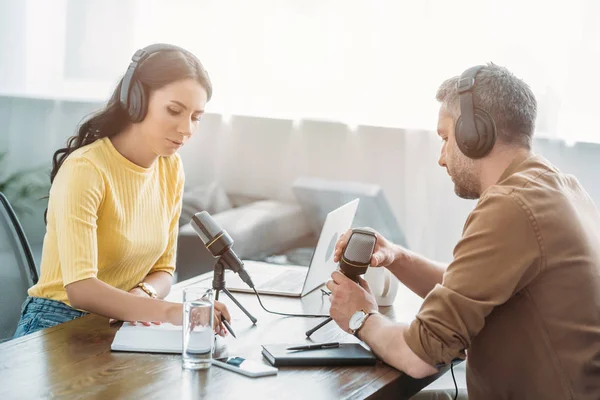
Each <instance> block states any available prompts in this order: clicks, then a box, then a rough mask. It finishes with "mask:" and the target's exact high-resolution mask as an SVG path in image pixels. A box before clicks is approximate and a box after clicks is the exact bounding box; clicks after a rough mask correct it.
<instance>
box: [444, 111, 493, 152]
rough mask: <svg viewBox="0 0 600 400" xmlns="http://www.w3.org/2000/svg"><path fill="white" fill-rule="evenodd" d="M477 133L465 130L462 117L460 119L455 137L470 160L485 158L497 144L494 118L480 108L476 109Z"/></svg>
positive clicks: (459, 146)
mask: <svg viewBox="0 0 600 400" xmlns="http://www.w3.org/2000/svg"><path fill="white" fill-rule="evenodd" d="M474 119H475V127H476V129H477V131H476V132H471V131H469V130H467V129H465V128H464V124H463V123H462V116H460V117H459V118H458V120H457V121H456V126H455V133H454V136H455V138H456V144H457V145H458V148H459V149H460V151H461V152H462V153H463V154H464V155H466V156H467V157H469V158H474V159H476V158H482V157H485V156H486V155H487V154H488V153H489V152H490V151H491V150H492V148H493V147H494V144H495V143H496V125H495V124H494V120H493V119H492V117H491V116H490V115H489V114H488V113H487V112H485V111H484V110H482V109H480V108H475V110H474Z"/></svg>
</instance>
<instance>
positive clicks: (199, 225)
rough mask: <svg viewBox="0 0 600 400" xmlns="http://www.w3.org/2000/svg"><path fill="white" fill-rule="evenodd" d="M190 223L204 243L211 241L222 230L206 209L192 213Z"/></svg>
mask: <svg viewBox="0 0 600 400" xmlns="http://www.w3.org/2000/svg"><path fill="white" fill-rule="evenodd" d="M191 225H192V228H194V230H195V231H196V233H197V234H198V235H199V236H200V237H201V238H202V241H203V242H204V244H207V243H208V242H211V241H212V240H213V239H214V238H215V237H216V236H217V235H218V234H219V233H220V232H221V230H222V229H221V227H220V226H219V225H218V224H217V222H216V221H215V220H214V219H213V217H211V216H210V214H209V213H207V212H206V211H201V212H199V213H197V214H196V215H194V216H193V217H192V224H191Z"/></svg>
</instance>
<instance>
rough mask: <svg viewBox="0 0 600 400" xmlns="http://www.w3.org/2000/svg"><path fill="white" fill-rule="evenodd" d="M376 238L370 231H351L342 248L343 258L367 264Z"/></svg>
mask: <svg viewBox="0 0 600 400" xmlns="http://www.w3.org/2000/svg"><path fill="white" fill-rule="evenodd" d="M376 240H377V238H376V237H375V235H374V234H372V233H366V232H364V231H353V232H352V234H351V235H350V239H349V240H348V244H347V245H346V249H345V250H344V258H346V260H348V261H349V262H351V263H352V264H356V265H369V264H370V263H371V257H372V256H373V249H374V248H375V242H376Z"/></svg>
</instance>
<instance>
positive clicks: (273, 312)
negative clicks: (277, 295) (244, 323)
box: [252, 288, 329, 318]
mask: <svg viewBox="0 0 600 400" xmlns="http://www.w3.org/2000/svg"><path fill="white" fill-rule="evenodd" d="M252 290H254V293H256V298H257V299H258V302H259V303H260V306H261V307H262V308H263V310H265V311H266V312H268V313H271V314H277V315H283V316H284V317H307V318H329V315H320V314H287V313H282V312H277V311H269V310H267V309H266V308H265V306H264V305H263V303H262V301H261V300H260V296H259V295H258V292H257V291H256V289H255V288H252Z"/></svg>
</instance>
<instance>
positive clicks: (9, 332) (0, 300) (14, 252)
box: [0, 192, 38, 342]
mask: <svg viewBox="0 0 600 400" xmlns="http://www.w3.org/2000/svg"><path fill="white" fill-rule="evenodd" d="M37 280H38V274H37V270H36V268H35V261H34V259H33V255H32V254H31V248H30V247H29V243H28V242H27V238H26V237H25V232H23V228H22V227H21V224H20V223H19V220H18V218H17V215H16V214H15V212H14V210H13V209H12V207H11V206H10V203H9V202H8V200H7V199H6V196H4V194H3V193H2V192H0V342H3V341H6V340H9V339H10V338H12V336H13V334H14V333H15V330H16V328H17V323H18V322H19V317H20V314H21V305H22V304H23V302H24V301H25V298H26V297H27V289H29V288H30V287H31V286H33V285H34V284H35V283H36V282H37Z"/></svg>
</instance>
